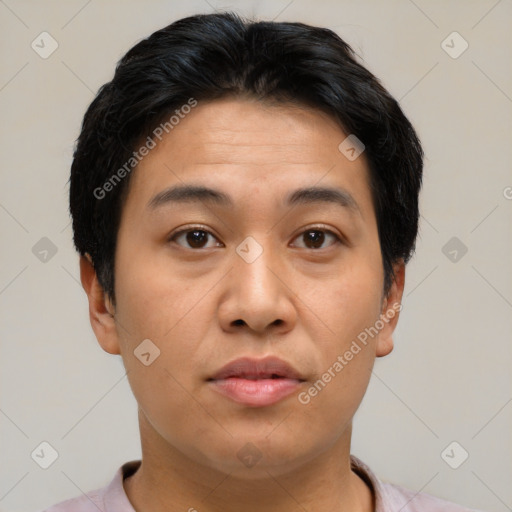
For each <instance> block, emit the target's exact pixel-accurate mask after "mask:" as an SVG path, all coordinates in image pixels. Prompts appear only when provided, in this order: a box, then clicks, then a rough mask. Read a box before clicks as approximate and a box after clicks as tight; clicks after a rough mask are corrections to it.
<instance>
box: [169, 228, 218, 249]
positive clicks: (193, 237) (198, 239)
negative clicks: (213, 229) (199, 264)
mask: <svg viewBox="0 0 512 512" xmlns="http://www.w3.org/2000/svg"><path fill="white" fill-rule="evenodd" d="M209 238H214V239H215V237H214V236H213V235H212V234H211V233H210V232H209V231H206V230H204V229H197V228H193V229H184V230H182V231H179V232H178V233H176V234H175V235H174V236H172V237H171V239H170V240H171V241H175V242H177V243H178V245H181V246H183V247H185V248H187V249H204V248H208V247H207V243H208V239H209ZM180 240H184V241H185V245H184V244H183V242H178V241H180ZM210 247H215V245H213V246H210Z"/></svg>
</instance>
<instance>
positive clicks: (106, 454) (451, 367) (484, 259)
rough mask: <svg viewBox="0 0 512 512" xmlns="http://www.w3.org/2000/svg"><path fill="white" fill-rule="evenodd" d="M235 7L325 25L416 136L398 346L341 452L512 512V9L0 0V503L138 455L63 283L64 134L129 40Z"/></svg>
mask: <svg viewBox="0 0 512 512" xmlns="http://www.w3.org/2000/svg"><path fill="white" fill-rule="evenodd" d="M230 8H232V9H235V10H236V11H238V12H240V13H242V14H245V15H255V16H257V17H259V18H262V19H269V20H270V19H277V20H280V21H303V22H306V23H310V24H317V25H322V26H327V27H329V28H331V29H333V30H335V31H337V32H338V33H339V34H340V35H341V36H342V37H343V38H345V39H346V40H347V41H348V42H349V43H350V44H351V45H352V46H353V47H354V49H355V50H356V52H357V53H358V54H359V55H360V57H361V58H362V59H363V60H364V63H365V64H366V65H367V66H368V67H369V69H370V70H371V71H373V72H374V73H375V74H376V75H377V76H379V77H380V78H381V79H382V81H383V83H384V85H385V86H386V87H387V88H388V89H389V90H390V92H391V93H392V94H393V95H395V97H397V98H398V99H400V101H401V105H402V107H403V109H404V110H405V112H406V114H407V115H408V116H409V117H410V119H411V120H412V122H413V124H414V125H415V126H416V127H417V130H418V132H419V135H420V137H421V139H422V142H423V144H424V148H425V152H426V165H425V182H424V189H423V192H422V197H421V211H422V219H421V228H420V237H419V240H418V245H417V255H416V256H415V257H414V259H413V260H412V262H411V263H410V264H409V266H408V271H407V278H406V290H405V294H404V309H403V311H402V315H401V318H400V322H399V326H398V330H397V333H396V339H395V350H394V352H393V353H392V354H391V355H390V356H388V357H386V358H384V359H382V360H378V361H377V363H376V366H375V375H374V378H373V380H372V382H371V384H370V387H369V390H368V394H367V396H366V398H365V400H364V402H363V405H362V406H361V408H360V410H359V411H358V413H357V415H356V419H355V427H354V430H355V434H354V441H353V448H352V452H353V453H354V454H355V455H357V456H359V457H360V458H362V459H363V460H364V461H365V462H366V463H367V464H369V465H370V467H372V468H373V469H374V470H375V472H376V473H377V474H378V475H379V476H380V477H381V478H382V479H383V480H388V481H392V482H395V483H399V484H402V485H403V486H406V487H409V488H411V489H413V490H416V491H420V490H422V491H424V492H429V493H432V494H436V495H438V496H441V497H444V498H446V499H450V500H453V501H457V502H460V503H462V504H465V505H467V506H471V507H475V508H480V509H483V510H488V511H495V512H501V511H506V510H512V490H511V486H510V482H511V478H512V467H511V466H512V462H511V461H512V442H511V441H512V440H511V436H510V432H511V430H512V428H511V427H512V421H511V420H512V404H511V401H512V386H511V372H510V361H511V352H512V343H511V339H510V332H511V327H512V315H511V309H512V272H511V266H510V253H511V248H512V230H511V229H510V228H511V222H510V218H511V210H512V200H511V198H512V188H511V187H512V175H511V172H510V169H511V160H512V158H511V141H510V134H511V124H512V100H511V96H512V73H511V66H510V62H511V53H512V35H511V34H512V31H511V30H510V26H511V20H512V3H511V2H510V0H501V1H496V0H489V1H487V0H486V1H452V2H445V1H426V0H423V1H420V0H416V1H414V2H413V1H412V0H396V1H386V2H377V1H369V0H366V1H363V2H347V1H327V0H323V1H315V2H308V1H303V0H294V1H291V2H290V0H282V1H270V0H266V1H260V2H256V1H253V2H251V1H239V2H234V3H227V2H225V3H222V2H221V1H214V0H208V2H206V1H203V0H197V1H187V2H185V1H175V2H170V1H147V2H141V1H120V0H119V1H102V2H99V1H97V0H96V1H95V0H93V1H87V0H73V1H67V2H64V1H60V2H57V1H44V2H36V1H15V0H5V1H0V23H1V29H2V33H1V34H2V45H1V50H0V52H1V70H0V109H1V119H2V124H1V128H0V129H1V133H0V141H1V144H2V152H1V155H2V160H1V171H0V172H1V180H2V187H1V189H0V228H1V240H2V242H1V244H2V252H1V265H0V315H1V333H0V340H1V359H0V365H1V368H0V379H1V404H0V429H1V444H0V450H1V452H0V453H1V455H0V460H1V464H0V510H2V511H6V510H10V511H31V510H36V509H40V508H43V507H45V506H48V505H50V504H53V503H55V502H57V501H60V500H63V499H65V498H70V497H73V496H77V495H79V494H80V493H81V492H82V491H83V492H86V491H88V490H91V489H93V488H96V487H100V486H103V485H105V484H106V483H108V482H109V481H110V480H111V478H112V477H113V475H114V472H115V471H116V470H117V468H118V467H119V465H121V464H122V463H123V462H125V461H128V460H132V459H136V458H139V457H140V447H139V439H138V427H137V417H136V402H135V400H134V398H133V396H132V394H131V391H130V388H129V385H128V382H127V379H126V377H125V372H124V367H123V366H122V362H121V360H120V357H119V356H111V355H108V354H106V353H105V352H103V351H102V350H101V349H100V347H99V345H98V344H97V342H96V340H95V338H94V335H93V333H92V330H91V328H90V325H89V320H88V314H87V301H86V297H85V293H84V292H83V290H82V289H81V286H80V284H79V281H78V259H77V256H76V254H75V252H74V250H73V246H72V243H71V236H72V232H71V227H70V224H69V217H68V213H67V193H68V188H67V180H68V173H69V166H70V162H71V156H72V150H73V144H74V140H75V139H76V137H77V136H78V133H79V126H80V123H81V119H82V116H83V114H84V111H85V109H86V107H87V106H88V104H89V103H90V102H91V100H92V99H93V97H94V94H95V93H96V91H97V89H98V88H99V87H100V86H101V85H102V84H103V83H105V82H106V81H108V80H110V79H111V77H112V74H113V70H114V66H115V63H116V62H117V61H118V59H119V58H120V57H121V56H122V55H123V54H124V53H125V52H126V51H127V50H128V49H129V48H130V47H131V46H132V45H133V44H135V43H136V42H137V41H138V40H140V39H141V38H143V37H145V36H147V35H149V34H150V33H151V32H153V31H154V30H156V29H159V28H161V27H163V26H164V25H166V24H168V23H170V22H172V21H174V20H175V19H178V18H181V17H183V16H185V15H189V14H194V13H199V12H202V13H206V12H212V11H213V10H214V9H230ZM43 31H47V32H49V33H50V34H51V36H52V37H53V38H54V39H55V40H56V41H57V43H58V48H57V50H56V51H55V52H54V53H53V54H52V55H50V56H49V57H48V58H47V59H43V58H42V57H41V56H40V55H39V54H38V53H36V51H34V50H33V49H32V47H31V43H32V41H34V40H35V41H36V43H38V41H39V43H38V44H39V45H40V46H42V43H41V42H40V41H41V37H40V36H39V34H40V33H41V32H43ZM454 31H457V32H458V33H459V34H460V35H461V36H462V38H463V39H464V40H465V41H467V43H468V44H469V47H468V48H467V50H466V51H465V52H464V53H462V54H461V55H460V56H458V57H457V58H453V55H454V54H456V53H459V52H460V50H461V49H463V44H464V43H463V41H462V40H461V39H458V38H457V36H455V39H454V36H451V37H449V38H448V39H447V42H446V43H445V44H444V47H443V46H442V42H443V41H444V40H445V39H446V38H447V37H448V36H449V35H450V34H451V33H452V32H454ZM45 41H46V42H45V43H44V45H45V48H46V49H48V48H49V47H50V46H49V40H45ZM446 45H448V46H446ZM450 47H451V48H450ZM445 50H448V51H449V52H451V53H452V56H450V55H449V54H448V53H447V51H445ZM43 237H47V238H48V239H49V240H51V242H52V244H54V245H55V248H56V249H57V252H56V253H55V254H54V255H52V252H51V250H50V252H48V253H44V250H45V249H46V250H48V248H49V246H48V241H46V240H45V241H42V242H39V241H40V239H41V238H43ZM452 237H456V238H457V240H455V241H452V242H451V243H450V244H452V245H448V246H447V247H446V248H445V249H443V247H445V244H447V243H448V242H449V241H450V239H452ZM38 242H39V245H36V244H38ZM34 246H35V249H33V248H34ZM464 247H466V248H467V253H466V254H464V255H463V254H462V253H463V249H464ZM50 249H51V248H50ZM454 250H455V251H456V252H453V251H454ZM45 258H46V261H44V260H45ZM41 260H43V261H41ZM453 260H455V261H453ZM507 261H508V262H509V263H508V264H507V263H506V262H507ZM42 441H47V442H49V443H50V444H51V445H52V446H53V447H54V448H55V450H57V452H58V454H59V456H58V458H57V460H56V461H55V462H54V463H53V464H52V465H51V466H50V467H49V468H48V469H42V468H41V467H39V465H38V464H36V462H35V461H34V460H33V459H32V458H31V453H32V452H33V451H34V450H35V449H36V448H37V447H38V446H39V445H40V443H41V442H42ZM453 441H456V442H457V443H459V444H458V445H456V446H455V448H454V450H453V451H451V448H450V449H449V450H448V452H447V453H448V455H449V457H448V459H449V460H450V462H451V463H452V465H454V464H456V463H457V462H460V460H461V457H462V454H463V453H464V452H463V451H462V449H464V450H466V451H467V452H468V453H469V458H468V459H467V460H466V461H465V462H464V463H463V464H462V465H460V466H459V467H458V468H457V469H452V468H451V467H450V466H449V465H448V464H447V463H446V462H445V460H443V458H442V456H441V454H442V453H443V450H444V449H445V448H446V447H447V446H448V445H449V444H450V443H452V442H453ZM461 447H462V448H461ZM36 451H37V450H36ZM46 453H48V451H47V452H46ZM445 454H446V452H445ZM445 459H446V455H445ZM448 459H446V460H448Z"/></svg>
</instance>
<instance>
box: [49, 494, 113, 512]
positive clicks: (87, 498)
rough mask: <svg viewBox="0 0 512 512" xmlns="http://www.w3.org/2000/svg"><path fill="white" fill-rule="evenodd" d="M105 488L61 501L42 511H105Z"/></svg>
mask: <svg viewBox="0 0 512 512" xmlns="http://www.w3.org/2000/svg"><path fill="white" fill-rule="evenodd" d="M103 494H104V492H103V490H102V489H98V490H95V491H90V492H88V493H87V494H84V495H82V496H79V497H78V498H71V499H69V500H66V501H61V502H60V503H57V504H55V505H52V506H51V507H50V508H46V509H44V510H42V511H41V512H98V510H101V511H103V510H104V505H103Z"/></svg>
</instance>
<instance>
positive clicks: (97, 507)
mask: <svg viewBox="0 0 512 512" xmlns="http://www.w3.org/2000/svg"><path fill="white" fill-rule="evenodd" d="M140 463H141V461H140V460H133V461H130V462H126V463H125V464H123V465H122V466H121V467H120V468H119V469H118V470H117V471H116V474H115V475H114V478H113V479H112V481H111V482H110V483H109V484H108V485H107V486H106V487H102V488H101V489H96V490H94V491H89V492H88V493H86V494H82V496H79V497H77V498H71V499H69V500H65V501H61V502H59V503H57V504H55V505H52V506H51V507H50V508H46V509H44V510H42V511H40V512H135V510H134V509H133V507H132V505H131V503H130V501H129V500H128V497H127V496H126V493H125V491H124V487H123V480H124V478H126V477H128V476H129V475H131V474H133V473H134V472H135V471H137V469H138V467H139V466H140Z"/></svg>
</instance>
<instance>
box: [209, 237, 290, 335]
mask: <svg viewBox="0 0 512 512" xmlns="http://www.w3.org/2000/svg"><path fill="white" fill-rule="evenodd" d="M244 249H245V251H244ZM251 251H252V254H251ZM254 251H256V253H255V252H254ZM258 253H260V254H259V255H257V254H258ZM255 255H257V257H256V258H255V259H253V258H254V256H255ZM283 267H284V262H282V261H280V260H279V257H278V255H277V253H276V252H273V251H272V250H271V249H270V246H269V244H265V245H264V244H263V243H262V242H259V241H256V240H255V239H250V241H249V243H248V245H246V246H244V245H243V243H242V244H241V245H240V246H239V247H238V251H235V253H234V255H233V268H232V269H231V272H230V275H229V277H228V279H227V280H226V282H227V285H226V290H225V291H224V293H223V294H222V299H221V304H220V307H219V310H218V311H219V317H220V318H219V319H220V323H221V326H222V329H223V330H224V331H227V332H229V331H231V332H239V331H240V330H242V329H245V330H250V331H253V332H254V333H258V334H264V335H269V334H278V333H281V334H282V333H285V332H287V331H289V330H291V329H293V326H294V325H295V322H296V315H297V313H296V308H295V306H294V296H295V295H294V293H293V291H292V285H291V283H290V282H288V281H289V280H288V278H287V275H288V274H287V273H286V272H285V271H284V268H283Z"/></svg>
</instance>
